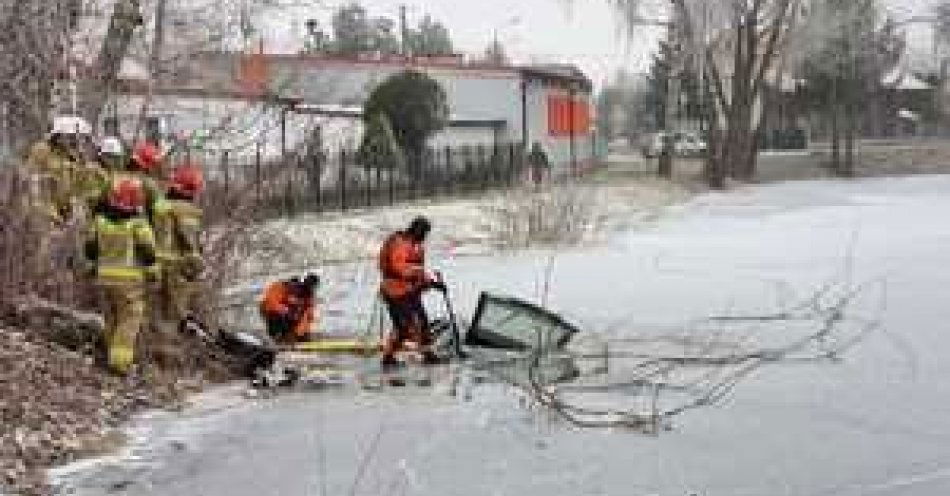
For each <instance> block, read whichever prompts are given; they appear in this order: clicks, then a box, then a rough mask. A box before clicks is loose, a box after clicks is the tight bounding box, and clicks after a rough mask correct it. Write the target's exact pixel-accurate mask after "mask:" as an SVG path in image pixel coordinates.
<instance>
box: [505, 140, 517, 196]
mask: <svg viewBox="0 0 950 496" xmlns="http://www.w3.org/2000/svg"><path fill="white" fill-rule="evenodd" d="M507 148H508V171H507V178H506V181H507V184H508V186H509V187H510V186H511V185H512V184H514V182H515V144H514V143H508V146H507Z"/></svg>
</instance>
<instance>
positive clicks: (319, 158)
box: [310, 147, 325, 212]
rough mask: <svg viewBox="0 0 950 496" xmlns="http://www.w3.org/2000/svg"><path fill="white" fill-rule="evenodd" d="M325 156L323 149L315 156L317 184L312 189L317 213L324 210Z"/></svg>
mask: <svg viewBox="0 0 950 496" xmlns="http://www.w3.org/2000/svg"><path fill="white" fill-rule="evenodd" d="M324 159H325V155H324V153H323V148H322V147H321V148H319V149H318V150H317V152H316V153H315V154H314V155H313V158H312V160H313V165H312V167H313V177H314V179H316V181H312V182H315V183H316V184H311V185H310V187H311V188H314V191H313V195H314V199H315V200H316V209H317V211H318V212H319V211H321V210H323V161H324Z"/></svg>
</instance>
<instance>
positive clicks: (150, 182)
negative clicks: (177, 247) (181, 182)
mask: <svg viewBox="0 0 950 496" xmlns="http://www.w3.org/2000/svg"><path fill="white" fill-rule="evenodd" d="M127 179H133V180H135V181H138V182H139V184H141V185H142V189H143V190H144V191H145V212H144V213H145V215H146V217H148V219H149V220H151V219H152V216H153V215H154V212H155V205H156V203H158V202H159V201H161V200H162V198H164V196H163V195H162V192H161V190H160V189H159V184H158V182H157V181H156V180H155V178H153V177H152V176H150V175H148V174H145V173H144V172H137V171H126V170H104V169H103V172H102V175H101V180H100V182H99V191H98V194H96V195H95V198H96V203H98V204H102V203H104V202H105V199H106V197H107V196H108V194H109V192H110V191H112V187H113V186H114V185H116V184H117V183H119V182H121V181H124V180H127Z"/></svg>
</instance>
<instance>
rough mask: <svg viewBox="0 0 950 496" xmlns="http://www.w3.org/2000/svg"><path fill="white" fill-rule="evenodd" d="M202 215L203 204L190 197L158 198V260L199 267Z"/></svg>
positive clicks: (156, 216) (153, 221)
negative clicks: (199, 205) (191, 199)
mask: <svg viewBox="0 0 950 496" xmlns="http://www.w3.org/2000/svg"><path fill="white" fill-rule="evenodd" d="M201 217H202V211H201V208H200V207H198V206H197V205H195V204H194V202H191V201H188V200H180V199H167V198H161V199H159V200H158V201H157V202H155V207H154V211H153V217H152V224H153V225H154V227H155V243H156V246H157V252H156V256H157V257H158V260H159V262H161V263H162V264H167V265H178V266H182V267H184V266H186V265H187V266H189V267H190V269H193V270H194V271H196V272H198V271H200V269H201V267H200V261H201V244H200V237H201Z"/></svg>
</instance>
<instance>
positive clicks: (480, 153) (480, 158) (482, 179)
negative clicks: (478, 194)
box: [475, 143, 488, 191]
mask: <svg viewBox="0 0 950 496" xmlns="http://www.w3.org/2000/svg"><path fill="white" fill-rule="evenodd" d="M475 150H476V153H477V164H478V183H479V184H478V189H479V191H483V190H486V189H488V187H487V184H488V166H487V164H486V163H485V145H483V144H482V143H479V144H478V147H477V148H476V149H475Z"/></svg>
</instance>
